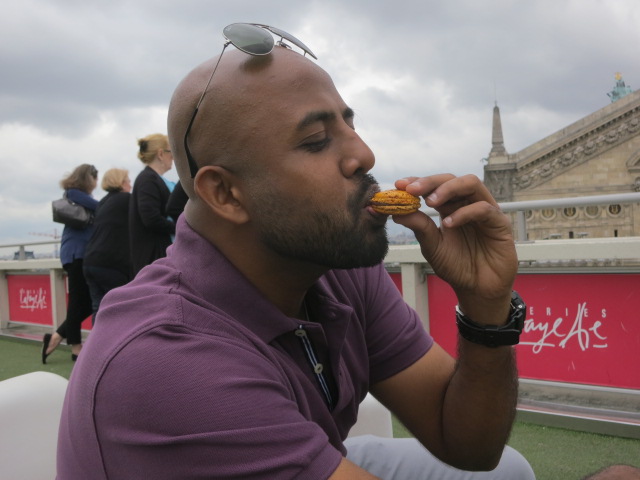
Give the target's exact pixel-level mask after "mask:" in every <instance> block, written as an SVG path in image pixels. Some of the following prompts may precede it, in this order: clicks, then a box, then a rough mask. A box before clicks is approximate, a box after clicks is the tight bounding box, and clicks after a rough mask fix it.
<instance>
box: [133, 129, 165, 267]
mask: <svg viewBox="0 0 640 480" xmlns="http://www.w3.org/2000/svg"><path fill="white" fill-rule="evenodd" d="M138 147H139V150H138V158H139V159H140V161H141V162H142V163H144V164H145V168H144V169H143V170H142V172H140V173H139V174H138V176H137V177H136V180H135V183H134V184H133V193H132V196H131V202H130V204H129V238H130V248H131V265H132V274H133V276H135V275H136V274H137V273H138V272H139V271H140V270H141V269H142V267H144V266H146V265H148V264H150V263H152V262H153V261H154V260H156V259H158V258H162V257H164V256H165V255H166V250H167V247H168V246H169V245H171V236H172V235H173V234H174V233H175V231H176V225H175V223H174V222H172V221H171V220H169V219H168V218H167V212H166V207H167V201H168V200H169V194H170V193H171V192H170V191H169V187H168V186H167V184H166V183H165V181H164V180H163V178H162V175H163V174H165V173H166V172H168V171H169V170H171V168H172V167H173V155H172V154H171V149H170V147H169V139H168V138H167V136H166V135H163V134H161V133H154V134H151V135H148V136H146V137H144V138H141V139H140V140H138Z"/></svg>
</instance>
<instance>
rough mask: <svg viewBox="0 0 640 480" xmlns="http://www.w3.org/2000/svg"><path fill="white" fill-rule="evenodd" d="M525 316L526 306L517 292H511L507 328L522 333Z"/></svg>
mask: <svg viewBox="0 0 640 480" xmlns="http://www.w3.org/2000/svg"><path fill="white" fill-rule="evenodd" d="M526 314H527V306H526V304H525V303H524V300H522V297H521V296H520V294H519V293H518V292H516V291H515V290H513V291H512V292H511V313H510V317H511V318H510V321H509V326H510V327H511V328H515V329H517V330H518V331H519V332H522V330H523V329H524V319H525V316H526Z"/></svg>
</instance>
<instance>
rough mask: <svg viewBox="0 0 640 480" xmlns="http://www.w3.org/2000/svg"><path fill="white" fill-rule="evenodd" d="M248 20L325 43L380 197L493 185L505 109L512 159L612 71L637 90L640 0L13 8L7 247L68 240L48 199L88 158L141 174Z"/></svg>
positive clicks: (0, 148)
mask: <svg viewBox="0 0 640 480" xmlns="http://www.w3.org/2000/svg"><path fill="white" fill-rule="evenodd" d="M244 21H246V22H258V23H265V24H269V25H273V26H275V27H278V28H281V29H283V30H286V31H288V32H290V33H292V34H293V35H295V36H297V37H298V38H300V39H301V40H302V41H303V42H304V43H306V44H307V46H309V47H310V48H311V49H312V50H313V51H314V53H315V54H316V55H317V56H318V64H319V65H320V66H321V67H323V68H324V69H325V70H327V71H328V72H329V73H330V74H331V75H332V76H333V78H334V81H335V83H336V85H337V87H338V90H339V91H340V92H341V94H342V96H343V97H344V99H345V100H346V101H347V103H348V104H349V105H350V106H351V107H352V108H354V110H355V111H356V128H357V129H358V131H359V133H360V134H361V136H362V137H363V138H364V140H365V141H367V142H368V143H369V145H370V146H371V147H372V149H373V151H374V152H375V154H376V158H377V163H376V166H375V168H374V170H373V174H374V175H375V176H376V177H377V178H378V180H379V182H380V183H381V184H382V185H383V187H388V186H391V184H392V183H393V181H394V180H395V179H397V178H402V177H404V176H407V175H420V176H422V175H430V174H434V173H441V172H445V171H447V172H453V173H455V174H463V173H474V174H477V175H478V176H480V177H482V166H483V163H482V159H483V158H484V157H487V156H488V153H489V150H490V149H491V119H492V109H493V106H494V103H495V101H496V100H497V102H498V105H499V107H500V110H501V113H502V124H503V132H504V137H505V146H506V148H507V150H508V151H509V152H510V153H514V152H516V151H519V150H521V149H523V148H525V147H526V146H528V145H530V144H532V143H534V142H536V141H537V140H540V139H541V138H543V137H545V136H547V135H550V134H552V133H554V132H555V131H557V130H559V129H561V128H563V127H565V126H567V125H569V124H571V123H573V122H575V121H577V120H579V119H580V118H582V117H584V116H585V115H587V114H589V113H592V112H594V111H596V110H598V109H600V108H602V107H604V106H606V105H607V104H608V103H609V98H608V97H607V95H606V94H607V92H609V91H610V90H611V89H612V87H613V85H614V82H615V80H614V75H615V73H616V72H621V73H622V75H623V78H624V80H625V81H626V83H627V85H630V86H631V87H632V88H633V89H636V87H639V86H640V62H638V51H639V47H640V41H639V40H640V27H639V26H640V2H639V1H638V0H573V1H572V0H535V1H527V0H485V1H478V0H437V1H436V0H394V1H383V0H349V1H348V2H345V1H337V0H322V1H307V2H305V1H303V0H301V1H299V2H292V1H278V0H275V1H273V0H270V1H268V2H265V1H262V2H255V1H229V0H226V1H219V0H180V1H177V0H110V1H108V2H105V1H100V2H98V1H94V0H55V1H53V0H22V1H20V2H12V5H11V8H10V9H5V11H4V12H3V14H2V15H1V16H0V69H1V70H0V71H1V74H0V165H1V166H2V170H1V172H2V175H1V177H0V213H1V214H0V244H7V243H15V242H22V241H43V240H47V238H46V237H43V236H42V235H53V234H54V232H55V231H56V229H57V233H58V234H60V233H61V230H62V226H61V225H59V224H55V223H53V221H52V220H51V201H52V200H54V199H55V198H58V197H59V196H60V195H61V193H62V191H61V190H60V187H59V184H58V182H59V180H60V179H61V178H62V177H63V176H64V175H65V174H66V173H68V172H70V171H71V170H72V169H73V168H74V167H76V166H77V165H79V164H81V163H92V164H94V165H95V166H96V167H97V168H98V170H99V171H100V172H101V173H102V172H104V171H105V170H107V169H109V168H112V167H120V168H126V169H128V170H129V171H130V173H131V177H132V180H133V178H134V177H135V175H136V174H137V173H138V172H139V171H140V170H141V169H142V164H141V163H140V161H139V160H138V159H137V157H136V152H137V139H138V138H140V137H142V136H145V135H147V134H149V133H154V132H162V133H166V113H167V106H168V102H169V99H170V97H171V94H172V92H173V90H174V88H175V86H176V85H177V83H178V82H179V81H180V80H181V79H182V78H183V77H184V76H185V75H186V74H187V73H188V72H189V71H190V70H191V69H192V68H193V67H194V66H196V65H197V64H199V63H201V62H202V61H204V60H206V59H207V58H210V57H212V56H214V55H217V54H218V53H219V52H220V50H221V48H222V44H223V37H222V29H223V28H224V26H225V25H227V24H229V23H233V22H244ZM166 176H167V177H168V178H169V179H171V180H177V175H176V173H175V171H171V172H169V173H167V174H166ZM94 195H95V196H96V197H97V198H100V197H102V196H103V195H104V192H102V191H101V190H100V189H99V188H98V189H96V190H95V192H94ZM34 233H37V234H39V235H34ZM3 253H6V252H4V251H0V254H3Z"/></svg>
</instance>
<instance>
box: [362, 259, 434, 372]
mask: <svg viewBox="0 0 640 480" xmlns="http://www.w3.org/2000/svg"><path fill="white" fill-rule="evenodd" d="M363 275H365V286H364V287H363V288H362V290H363V292H364V295H365V299H364V301H365V307H364V308H365V313H364V315H365V319H366V329H365V332H366V333H365V335H366V341H367V348H368V352H369V365H370V372H369V375H370V378H369V381H370V383H371V384H374V383H377V382H379V381H381V380H385V379H387V378H389V377H391V376H393V375H395V374H396V373H399V372H401V371H402V370H404V369H405V368H407V367H409V366H411V365H412V364H413V363H415V362H416V361H418V360H419V359H420V358H422V356H423V355H424V354H425V353H427V351H429V349H430V348H431V346H432V345H433V338H432V337H431V336H430V335H429V333H428V332H427V331H426V329H425V327H424V325H423V324H422V321H421V319H420V317H419V316H418V314H417V312H416V311H415V310H414V309H413V308H411V307H410V306H409V305H408V304H407V303H406V302H405V301H404V298H403V297H402V294H401V293H400V291H399V290H398V288H397V287H396V285H395V284H394V283H393V280H392V279H391V277H390V276H389V274H388V272H387V271H386V269H385V268H384V266H383V265H382V264H381V265H379V266H377V267H372V268H371V269H365V270H363ZM425 295H426V292H425Z"/></svg>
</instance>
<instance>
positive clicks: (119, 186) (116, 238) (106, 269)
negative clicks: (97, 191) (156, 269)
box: [84, 168, 131, 322]
mask: <svg viewBox="0 0 640 480" xmlns="http://www.w3.org/2000/svg"><path fill="white" fill-rule="evenodd" d="M102 189H103V190H104V191H106V192H107V195H106V196H104V197H103V198H102V200H100V202H99V203H98V208H97V209H96V217H95V220H94V222H93V225H94V230H93V235H91V239H90V240H89V244H88V245H87V249H86V251H85V255H84V277H85V279H86V280H87V284H88V285H89V291H90V292H91V303H92V309H93V315H92V320H93V322H95V318H96V314H97V313H98V308H99V307H100V302H101V301H102V297H104V296H105V295H106V293H107V292H108V291H109V290H112V289H113V288H116V287H119V286H121V285H124V284H125V283H128V282H129V280H131V258H130V256H129V220H128V215H129V199H130V198H131V193H130V192H131V180H130V179H129V171H128V170H124V169H122V168H112V169H110V170H107V171H106V172H105V174H104V175H103V177H102Z"/></svg>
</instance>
